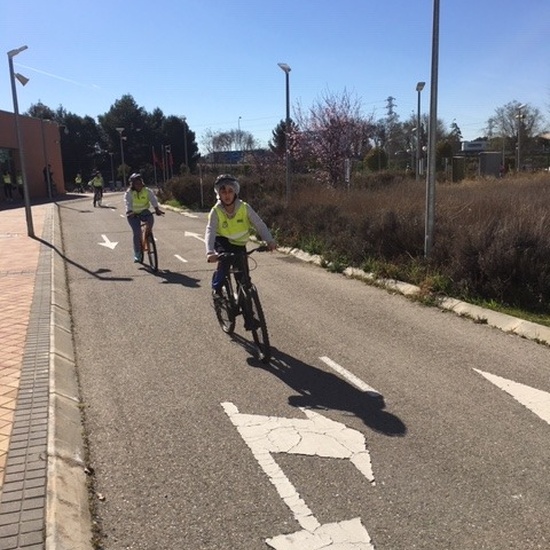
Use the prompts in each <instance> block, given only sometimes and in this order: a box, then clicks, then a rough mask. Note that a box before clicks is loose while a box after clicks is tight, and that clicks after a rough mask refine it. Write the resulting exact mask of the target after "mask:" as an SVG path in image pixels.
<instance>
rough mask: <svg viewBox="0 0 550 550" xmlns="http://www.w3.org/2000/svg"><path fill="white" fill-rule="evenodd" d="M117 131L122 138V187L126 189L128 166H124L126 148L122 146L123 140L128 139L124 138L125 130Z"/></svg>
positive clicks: (119, 129) (118, 129)
mask: <svg viewBox="0 0 550 550" xmlns="http://www.w3.org/2000/svg"><path fill="white" fill-rule="evenodd" d="M116 131H117V132H118V135H119V136H120V158H121V160H122V185H123V186H124V187H126V166H125V165H124V147H123V145H122V140H123V139H126V138H125V137H124V138H123V137H122V132H124V128H117V129H116Z"/></svg>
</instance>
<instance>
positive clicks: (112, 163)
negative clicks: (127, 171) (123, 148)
mask: <svg viewBox="0 0 550 550" xmlns="http://www.w3.org/2000/svg"><path fill="white" fill-rule="evenodd" d="M113 155H114V153H112V152H111V151H109V156H110V157H111V182H112V184H113V189H116V188H117V185H116V180H115V164H114V162H113Z"/></svg>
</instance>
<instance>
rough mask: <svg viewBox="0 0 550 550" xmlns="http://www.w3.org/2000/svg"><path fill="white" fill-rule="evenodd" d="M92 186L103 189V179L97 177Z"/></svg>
mask: <svg viewBox="0 0 550 550" xmlns="http://www.w3.org/2000/svg"><path fill="white" fill-rule="evenodd" d="M92 185H93V186H94V187H103V178H102V177H101V176H95V177H94V179H93V180H92Z"/></svg>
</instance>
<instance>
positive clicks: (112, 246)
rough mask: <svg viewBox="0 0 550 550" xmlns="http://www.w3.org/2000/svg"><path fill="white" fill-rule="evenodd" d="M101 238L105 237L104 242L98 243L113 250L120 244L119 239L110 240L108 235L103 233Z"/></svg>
mask: <svg viewBox="0 0 550 550" xmlns="http://www.w3.org/2000/svg"><path fill="white" fill-rule="evenodd" d="M101 238H102V239H103V242H102V243H97V244H99V245H100V246H105V247H107V248H110V249H111V250H114V249H115V246H116V245H117V244H118V241H117V242H113V241H110V240H109V238H108V237H107V235H101Z"/></svg>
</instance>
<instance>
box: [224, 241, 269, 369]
mask: <svg viewBox="0 0 550 550" xmlns="http://www.w3.org/2000/svg"><path fill="white" fill-rule="evenodd" d="M266 250H268V248H267V246H259V247H256V248H253V249H251V250H243V252H241V253H234V252H223V253H220V254H219V255H218V261H219V260H229V266H228V270H227V274H226V276H225V280H224V282H223V285H222V287H221V289H220V291H219V293H217V294H214V310H215V311H216V317H217V319H218V323H219V324H220V327H221V329H222V330H223V331H224V332H225V333H226V334H233V332H234V330H235V321H236V318H237V316H238V315H242V316H243V318H244V320H245V329H246V330H250V331H251V332H252V338H253V340H254V344H255V345H256V350H257V352H258V358H259V359H260V360H261V361H262V362H263V363H268V362H269V360H270V359H271V345H270V343H269V334H268V332H267V324H266V321H265V316H264V312H263V309H262V305H261V303H260V297H259V296H258V290H257V288H256V286H255V285H254V283H252V280H251V278H250V266H249V262H248V257H249V256H250V255H251V254H252V253H254V252H264V251H266Z"/></svg>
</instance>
